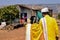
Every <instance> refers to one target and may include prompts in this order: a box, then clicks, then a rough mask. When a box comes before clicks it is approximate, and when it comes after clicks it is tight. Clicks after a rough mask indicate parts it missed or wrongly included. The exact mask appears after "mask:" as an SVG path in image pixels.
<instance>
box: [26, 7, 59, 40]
mask: <svg viewBox="0 0 60 40" xmlns="http://www.w3.org/2000/svg"><path fill="white" fill-rule="evenodd" d="M41 12H42V15H43V18H41V19H40V21H39V24H37V23H34V24H30V20H29V19H28V23H27V26H26V40H56V37H57V38H58V25H57V22H56V20H55V19H54V18H52V17H50V16H49V9H48V8H43V9H42V10H41Z"/></svg>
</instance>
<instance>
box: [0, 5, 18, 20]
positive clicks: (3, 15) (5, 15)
mask: <svg viewBox="0 0 60 40" xmlns="http://www.w3.org/2000/svg"><path fill="white" fill-rule="evenodd" d="M16 7H17V6H16V5H10V6H7V7H4V8H0V20H2V19H6V20H10V18H11V20H13V19H14V18H16V16H17V15H18V14H19V10H18V9H17V8H16Z"/></svg>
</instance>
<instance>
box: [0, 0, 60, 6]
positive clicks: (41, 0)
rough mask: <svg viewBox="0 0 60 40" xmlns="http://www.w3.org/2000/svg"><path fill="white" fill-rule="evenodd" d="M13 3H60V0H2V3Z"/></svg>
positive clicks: (0, 0)
mask: <svg viewBox="0 0 60 40" xmlns="http://www.w3.org/2000/svg"><path fill="white" fill-rule="evenodd" d="M11 4H60V0H0V5H11Z"/></svg>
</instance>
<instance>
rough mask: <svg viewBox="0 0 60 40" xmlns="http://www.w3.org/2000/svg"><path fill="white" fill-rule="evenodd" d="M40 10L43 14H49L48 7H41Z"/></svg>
mask: <svg viewBox="0 0 60 40" xmlns="http://www.w3.org/2000/svg"><path fill="white" fill-rule="evenodd" d="M41 12H42V14H43V15H49V9H48V8H43V9H41Z"/></svg>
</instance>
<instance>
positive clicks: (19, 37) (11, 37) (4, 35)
mask: <svg viewBox="0 0 60 40" xmlns="http://www.w3.org/2000/svg"><path fill="white" fill-rule="evenodd" d="M0 40H25V28H24V27H21V28H19V29H15V30H12V31H9V32H8V31H7V30H0Z"/></svg>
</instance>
